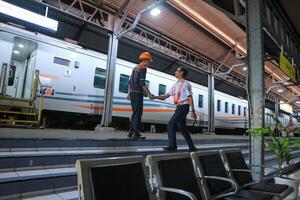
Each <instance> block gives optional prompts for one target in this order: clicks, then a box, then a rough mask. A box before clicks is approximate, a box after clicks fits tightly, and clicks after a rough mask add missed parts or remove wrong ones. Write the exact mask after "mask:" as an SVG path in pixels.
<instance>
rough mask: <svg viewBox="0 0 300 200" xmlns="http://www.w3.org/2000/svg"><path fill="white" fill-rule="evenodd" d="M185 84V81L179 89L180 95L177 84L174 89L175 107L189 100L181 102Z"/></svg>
mask: <svg viewBox="0 0 300 200" xmlns="http://www.w3.org/2000/svg"><path fill="white" fill-rule="evenodd" d="M184 83H185V80H183V81H182V82H181V85H180V86H179V88H178V93H176V85H177V84H175V85H174V87H173V94H174V99H173V102H174V104H175V105H180V104H181V103H183V102H185V101H187V100H188V98H187V99H184V100H182V101H180V96H181V92H182V87H183V85H184Z"/></svg>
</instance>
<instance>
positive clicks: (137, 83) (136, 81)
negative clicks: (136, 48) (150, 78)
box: [129, 66, 147, 93]
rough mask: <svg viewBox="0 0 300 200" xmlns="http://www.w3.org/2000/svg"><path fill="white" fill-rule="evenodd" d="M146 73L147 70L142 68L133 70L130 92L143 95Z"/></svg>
mask: <svg viewBox="0 0 300 200" xmlns="http://www.w3.org/2000/svg"><path fill="white" fill-rule="evenodd" d="M146 73H147V68H140V67H139V66H136V67H135V68H133V70H132V73H131V76H130V80H129V85H130V92H137V93H143V87H144V86H145V85H146V82H145V81H146Z"/></svg>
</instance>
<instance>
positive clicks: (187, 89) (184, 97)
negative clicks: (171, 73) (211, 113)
mask: <svg viewBox="0 0 300 200" xmlns="http://www.w3.org/2000/svg"><path fill="white" fill-rule="evenodd" d="M182 81H184V83H183V85H182ZM181 85H182V88H181V94H180V97H179V104H177V105H184V104H188V103H189V102H188V98H189V96H192V95H193V92H192V86H191V83H190V82H189V81H187V80H178V81H177V82H176V83H175V84H174V85H173V86H172V88H171V90H170V91H169V92H168V94H169V95H170V96H172V97H173V98H174V96H175V94H176V95H177V96H178V92H179V89H180V86H181Z"/></svg>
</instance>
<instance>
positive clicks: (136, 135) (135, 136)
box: [132, 133, 146, 140]
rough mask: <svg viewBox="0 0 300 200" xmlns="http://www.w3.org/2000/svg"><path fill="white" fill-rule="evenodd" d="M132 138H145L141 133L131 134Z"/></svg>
mask: <svg viewBox="0 0 300 200" xmlns="http://www.w3.org/2000/svg"><path fill="white" fill-rule="evenodd" d="M132 139H134V140H144V139H146V137H144V136H142V135H141V134H139V133H138V134H134V135H133V136H132Z"/></svg>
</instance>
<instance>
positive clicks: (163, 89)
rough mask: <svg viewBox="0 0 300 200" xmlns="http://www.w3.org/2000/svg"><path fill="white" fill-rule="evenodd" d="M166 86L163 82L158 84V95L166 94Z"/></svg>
mask: <svg viewBox="0 0 300 200" xmlns="http://www.w3.org/2000/svg"><path fill="white" fill-rule="evenodd" d="M166 88H167V86H165V85H163V84H159V86H158V95H164V94H166Z"/></svg>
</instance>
